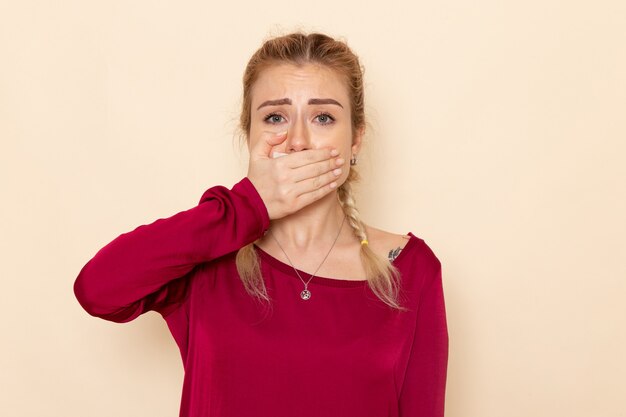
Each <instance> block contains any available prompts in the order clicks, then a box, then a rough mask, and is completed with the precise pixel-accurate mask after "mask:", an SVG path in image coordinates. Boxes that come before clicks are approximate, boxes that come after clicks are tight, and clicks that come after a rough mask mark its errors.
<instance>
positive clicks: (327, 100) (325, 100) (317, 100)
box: [257, 98, 343, 110]
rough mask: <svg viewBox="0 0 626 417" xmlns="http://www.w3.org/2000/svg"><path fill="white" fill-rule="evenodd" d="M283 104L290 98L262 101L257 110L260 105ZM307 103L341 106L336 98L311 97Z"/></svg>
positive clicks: (289, 100)
mask: <svg viewBox="0 0 626 417" xmlns="http://www.w3.org/2000/svg"><path fill="white" fill-rule="evenodd" d="M283 104H289V105H291V99H289V98H281V99H278V100H267V101H265V102H263V103H262V104H261V105H260V106H259V107H257V110H259V109H260V108H261V107H265V106H281V105H283ZM309 104H334V105H337V106H339V107H341V108H343V106H342V105H341V103H339V102H338V101H337V100H334V99H332V98H312V99H310V100H309Z"/></svg>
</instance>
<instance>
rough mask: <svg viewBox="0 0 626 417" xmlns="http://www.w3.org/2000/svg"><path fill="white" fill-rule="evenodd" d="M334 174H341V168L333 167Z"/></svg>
mask: <svg viewBox="0 0 626 417" xmlns="http://www.w3.org/2000/svg"><path fill="white" fill-rule="evenodd" d="M333 174H335V176H336V177H338V176H340V175H341V168H337V169H333Z"/></svg>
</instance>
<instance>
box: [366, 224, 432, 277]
mask: <svg viewBox="0 0 626 417" xmlns="http://www.w3.org/2000/svg"><path fill="white" fill-rule="evenodd" d="M366 229H367V236H368V244H369V246H370V248H371V249H372V250H373V251H374V252H376V253H378V254H380V255H381V256H384V257H386V258H388V259H389V260H391V261H393V260H395V259H396V258H397V257H398V256H399V255H400V253H402V252H403V251H404V250H405V248H406V250H407V251H408V252H410V254H411V256H406V255H409V253H407V254H406V255H403V257H404V258H407V257H408V258H412V259H413V260H414V261H417V262H418V263H419V264H420V265H421V266H422V267H424V266H426V265H427V266H428V268H429V269H433V270H437V269H440V268H441V262H440V261H439V259H438V258H437V255H435V252H434V251H433V249H432V248H431V247H430V246H429V245H428V244H427V243H426V241H424V239H422V238H420V237H418V236H416V235H414V234H413V233H407V234H405V235H402V234H397V233H392V232H388V231H385V230H381V229H378V228H375V227H372V226H366ZM407 245H408V246H407ZM409 246H410V247H409Z"/></svg>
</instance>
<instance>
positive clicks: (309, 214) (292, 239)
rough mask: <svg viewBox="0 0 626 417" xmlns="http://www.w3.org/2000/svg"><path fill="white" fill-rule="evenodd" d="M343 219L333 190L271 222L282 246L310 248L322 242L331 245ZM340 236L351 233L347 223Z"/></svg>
mask: <svg viewBox="0 0 626 417" xmlns="http://www.w3.org/2000/svg"><path fill="white" fill-rule="evenodd" d="M343 218H344V213H343V210H342V208H341V205H340V204H339V200H338V199H337V192H336V191H334V192H332V193H330V194H328V195H326V196H325V197H324V198H322V199H320V200H318V201H316V202H315V203H312V204H310V205H308V206H306V207H304V208H303V209H301V210H299V211H297V212H295V213H293V214H291V215H289V216H286V217H283V218H281V219H278V220H274V221H272V223H271V226H270V233H273V234H274V236H275V237H276V239H277V240H278V241H279V242H280V243H281V245H283V246H289V247H297V248H300V249H308V248H310V247H314V246H318V245H319V244H320V243H324V244H326V243H328V242H331V243H332V242H333V241H334V240H335V238H336V237H337V233H339V228H340V227H341V223H342V221H343ZM346 223H347V222H346ZM346 226H347V227H346ZM341 233H342V234H351V233H352V232H351V228H350V227H349V226H348V225H347V224H344V227H343V228H342V230H341ZM267 237H268V236H266V237H265V238H267Z"/></svg>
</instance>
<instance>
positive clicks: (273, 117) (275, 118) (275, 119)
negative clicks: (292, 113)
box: [265, 114, 283, 124]
mask: <svg viewBox="0 0 626 417" xmlns="http://www.w3.org/2000/svg"><path fill="white" fill-rule="evenodd" d="M282 119H283V116H281V115H280V114H270V115H268V116H267V117H266V118H265V121H266V122H269V123H274V124H275V123H280V122H282Z"/></svg>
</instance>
